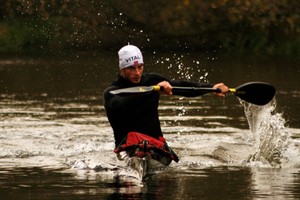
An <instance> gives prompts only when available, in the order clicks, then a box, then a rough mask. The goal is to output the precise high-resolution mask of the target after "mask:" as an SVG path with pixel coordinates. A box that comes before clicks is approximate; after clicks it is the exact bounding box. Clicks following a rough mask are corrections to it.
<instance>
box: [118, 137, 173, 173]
mask: <svg viewBox="0 0 300 200" xmlns="http://www.w3.org/2000/svg"><path fill="white" fill-rule="evenodd" d="M114 152H115V153H116V154H117V158H118V160H120V161H125V164H126V167H127V169H126V170H127V171H126V170H125V171H124V170H123V172H121V173H119V175H121V176H132V177H137V178H139V179H143V178H144V177H145V176H147V174H148V172H149V170H150V169H151V166H153V165H158V164H162V165H164V166H168V165H169V164H170V163H171V162H172V161H175V162H178V161H179V159H178V156H177V155H176V154H175V152H174V151H173V150H172V149H171V148H170V147H169V146H168V144H167V142H166V140H165V139H164V138H163V137H160V138H159V139H155V138H153V137H151V136H148V135H146V134H143V133H138V132H130V133H128V135H127V136H126V137H125V138H124V140H123V141H122V142H121V144H120V145H119V146H118V147H117V148H115V150H114Z"/></svg>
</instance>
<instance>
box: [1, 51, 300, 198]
mask: <svg viewBox="0 0 300 200" xmlns="http://www.w3.org/2000/svg"><path fill="white" fill-rule="evenodd" d="M144 57H145V62H146V65H145V70H146V72H147V71H155V72H159V73H162V74H164V75H166V76H168V77H170V78H176V79H178V78H181V79H189V80H194V81H209V82H212V83H213V82H225V83H226V84H227V85H228V86H230V87H237V86H238V85H240V84H242V83H245V82H249V81H264V82H269V83H271V84H272V85H274V86H275V87H276V89H277V93H276V96H275V98H274V99H273V101H272V102H271V103H270V104H268V105H266V106H255V105H251V104H248V103H246V102H242V101H240V100H239V99H238V98H237V97H236V96H234V95H227V96H226V97H225V98H217V97H215V96H213V95H211V94H206V95H204V96H200V97H196V98H183V97H179V96H162V98H161V102H160V107H159V112H160V119H161V124H162V129H163V131H164V134H165V138H166V139H167V141H168V142H169V145H170V146H171V147H173V149H174V151H175V152H176V153H177V154H178V156H179V158H180V162H179V163H171V165H170V166H168V167H157V168H155V169H153V170H152V171H151V173H150V174H149V176H148V177H147V178H146V179H145V180H144V181H143V184H142V185H137V184H134V183H133V182H132V180H131V179H129V178H128V179H126V178H125V179H123V180H120V179H119V178H118V177H117V176H116V174H117V173H118V171H119V166H118V162H117V160H116V157H115V155H114V153H113V148H114V145H113V136H112V130H111V128H110V126H109V123H108V121H107V118H106V116H105V111H104V108H103V101H102V92H103V90H104V88H105V87H106V86H107V85H108V84H109V83H110V82H111V81H112V80H113V79H114V78H115V77H116V74H117V72H118V70H117V69H118V68H117V65H118V63H117V62H118V61H117V59H116V55H115V52H113V53H112V52H102V53H94V54H93V53H88V54H87V53H72V54H66V55H60V56H12V55H5V56H3V55H2V56H1V57H0V78H1V79H0V84H1V86H0V100H1V101H0V127H1V128H0V130H1V132H0V196H1V199H299V198H300V170H299V169H300V152H299V144H300V117H299V113H300V103H299V102H300V101H299V100H300V89H299V88H298V87H297V86H298V85H299V83H300V82H299V75H300V67H299V60H295V59H294V60H293V59H278V58H268V59H255V58H236V57H235V58H229V57H222V56H211V55H204V54H201V53H193V54H190V53H186V52H185V53H178V52H177V53H168V54H166V53H158V52H148V54H145V55H144Z"/></svg>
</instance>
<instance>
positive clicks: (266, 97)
mask: <svg viewBox="0 0 300 200" xmlns="http://www.w3.org/2000/svg"><path fill="white" fill-rule="evenodd" d="M152 91H163V88H162V87H160V86H158V85H155V86H137V87H130V88H124V89H118V90H113V91H110V93H111V94H132V93H133V94H135V93H145V92H152ZM172 92H174V93H176V92H186V93H190V92H192V93H194V94H195V93H197V92H199V95H202V94H204V93H209V92H221V91H220V89H215V88H205V87H175V86H174V87H172ZM229 92H230V93H233V94H235V95H236V96H237V97H239V98H241V99H242V100H244V101H247V102H249V103H252V104H256V105H265V104H267V103H269V102H270V101H271V100H272V99H273V97H274V96H275V93H276V90H275V88H274V87H273V86H272V85H270V84H268V83H264V82H249V83H245V84H243V85H240V86H238V87H237V88H229Z"/></svg>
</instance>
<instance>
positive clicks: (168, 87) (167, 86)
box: [157, 81, 172, 95]
mask: <svg viewBox="0 0 300 200" xmlns="http://www.w3.org/2000/svg"><path fill="white" fill-rule="evenodd" d="M157 85H159V86H161V87H163V88H164V91H163V94H168V95H172V86H171V84H170V83H169V82H168V81H162V82H160V83H158V84H157Z"/></svg>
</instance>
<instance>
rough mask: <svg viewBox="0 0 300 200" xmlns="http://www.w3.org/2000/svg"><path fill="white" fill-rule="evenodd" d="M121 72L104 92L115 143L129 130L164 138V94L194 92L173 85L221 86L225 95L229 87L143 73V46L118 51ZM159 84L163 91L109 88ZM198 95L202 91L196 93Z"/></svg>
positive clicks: (118, 143) (120, 142)
mask: <svg viewBox="0 0 300 200" xmlns="http://www.w3.org/2000/svg"><path fill="white" fill-rule="evenodd" d="M118 55H119V70H120V73H119V75H118V77H117V79H116V80H115V81H113V82H112V84H111V85H110V86H108V87H107V88H106V89H105V91H104V93H103V98H104V107H105V111H106V114H107V117H108V120H109V122H110V124H111V127H112V129H113V133H114V139H115V145H116V147H118V146H119V145H120V144H122V143H124V142H126V141H125V140H124V138H126V136H127V134H128V133H129V132H139V133H143V134H146V135H148V136H151V137H153V138H155V139H158V140H161V141H164V142H165V140H164V139H163V133H162V130H161V126H160V121H159V115H158V104H159V97H160V95H161V94H166V95H172V94H173V95H181V96H186V97H193V96H196V94H193V93H181V92H176V93H173V92H172V86H187V87H212V88H219V89H220V90H221V92H220V93H215V95H217V96H221V97H223V96H225V94H226V93H227V92H228V87H227V86H226V85H225V84H224V83H217V84H209V83H200V82H190V81H184V80H171V79H168V78H167V77H165V76H163V75H161V74H157V73H143V71H144V61H143V55H142V53H141V51H140V49H139V48H138V47H136V46H134V45H126V46H124V47H123V48H121V49H120V50H119V52H118ZM153 85H159V86H162V87H163V88H164V91H163V92H160V93H158V92H151V93H145V94H138V95H114V94H111V93H110V91H112V90H116V89H121V88H128V87H134V86H153ZM197 96H199V93H197Z"/></svg>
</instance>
